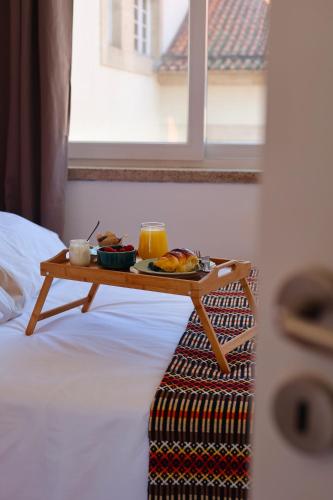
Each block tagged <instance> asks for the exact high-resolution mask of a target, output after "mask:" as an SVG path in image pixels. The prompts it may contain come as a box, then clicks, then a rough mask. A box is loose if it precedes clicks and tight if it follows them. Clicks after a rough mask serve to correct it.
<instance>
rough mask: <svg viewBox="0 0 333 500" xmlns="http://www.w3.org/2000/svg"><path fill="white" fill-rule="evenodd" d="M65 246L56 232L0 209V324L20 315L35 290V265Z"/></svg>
mask: <svg viewBox="0 0 333 500" xmlns="http://www.w3.org/2000/svg"><path fill="white" fill-rule="evenodd" d="M64 248H65V245H64V244H63V243H62V242H61V240H60V239H59V237H58V235H57V234H55V233H53V232H52V231H49V230H48V229H45V228H43V227H41V226H38V225H37V224H34V223H33V222H30V221H29V220H27V219H24V218H23V217H20V216H18V215H15V214H11V213H7V212H0V323H3V322H5V321H8V320H9V319H11V318H14V317H15V316H18V315H19V314H21V312H22V310H23V308H24V305H25V303H26V300H27V299H28V298H30V297H32V296H34V295H36V293H37V292H38V291H39V289H40V287H41V285H42V282H43V279H44V277H42V276H40V269H39V265H40V262H41V261H43V260H47V259H50V258H51V257H53V256H54V255H56V254H57V253H59V252H60V251H61V250H63V249H64Z"/></svg>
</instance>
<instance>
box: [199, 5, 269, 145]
mask: <svg viewBox="0 0 333 500" xmlns="http://www.w3.org/2000/svg"><path fill="white" fill-rule="evenodd" d="M208 8H209V10H208V89H207V130H206V136H207V140H208V141H209V142H222V143H223V142H259V143H260V142H263V141H264V125H265V123H264V120H265V68H266V59H265V52H266V44H267V34H268V11H269V7H268V0H209V4H208Z"/></svg>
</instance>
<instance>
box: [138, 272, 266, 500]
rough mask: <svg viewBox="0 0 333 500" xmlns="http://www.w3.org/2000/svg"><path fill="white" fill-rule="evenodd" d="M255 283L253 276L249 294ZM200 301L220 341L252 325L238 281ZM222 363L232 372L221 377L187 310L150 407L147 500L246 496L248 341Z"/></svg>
mask: <svg viewBox="0 0 333 500" xmlns="http://www.w3.org/2000/svg"><path fill="white" fill-rule="evenodd" d="M256 282H257V280H256V272H255V271H254V270H252V272H251V275H250V277H249V284H250V286H251V288H252V290H253V292H255V291H256V290H255V288H256ZM203 303H204V304H205V307H206V310H207V312H208V314H209V317H210V320H211V322H212V324H213V326H214V328H215V331H216V333H217V335H218V338H219V341H220V342H221V343H224V342H226V341H228V340H230V338H232V337H234V336H235V335H237V334H239V333H241V332H242V331H243V330H245V329H247V328H250V327H251V326H253V322H254V320H253V315H252V314H251V312H250V310H249V307H248V302H247V299H246V297H245V295H244V293H243V291H242V289H241V285H240V284H239V283H238V282H236V283H232V284H231V285H229V286H228V287H226V288H224V289H221V290H218V291H216V292H214V293H211V294H210V295H207V296H205V297H204V299H203ZM227 359H228V362H229V364H230V368H231V373H230V374H229V375H223V374H222V373H221V371H220V370H219V367H218V365H217V362H216V360H215V356H214V354H213V352H212V350H211V347H210V344H209V341H208V339H207V337H206V335H205V333H204V332H203V329H202V326H201V323H200V320H199V318H198V316H197V314H196V312H195V311H194V312H193V313H192V315H191V317H190V319H189V322H188V325H187V328H186V331H185V333H184V334H183V336H182V338H181V339H180V342H179V345H178V347H177V349H176V351H175V353H174V355H173V358H172V360H171V363H170V365H169V367H168V369H167V371H166V373H165V375H164V377H163V380H162V382H161V383H160V386H159V387H158V389H157V392H156V394H155V398H154V400H153V403H152V406H151V411H150V420H149V442H150V455H149V481H148V493H149V499H150V500H157V499H158V500H176V499H179V500H180V499H182V500H215V499H216V500H245V499H247V498H248V495H249V487H250V478H249V464H250V459H251V443H250V437H251V433H252V424H253V409H254V408H253V380H254V341H253V340H252V339H251V340H249V341H247V342H245V343H244V344H243V345H242V346H240V347H238V348H237V349H235V350H234V351H232V352H231V353H230V354H229V355H228V356H227Z"/></svg>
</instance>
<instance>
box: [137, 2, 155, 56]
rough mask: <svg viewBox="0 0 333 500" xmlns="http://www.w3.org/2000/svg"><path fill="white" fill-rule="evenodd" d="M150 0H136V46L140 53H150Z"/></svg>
mask: <svg viewBox="0 0 333 500" xmlns="http://www.w3.org/2000/svg"><path fill="white" fill-rule="evenodd" d="M150 36H151V30H150V1H149V0H134V48H135V50H136V51H137V52H139V53H140V54H146V55H147V54H149V53H150Z"/></svg>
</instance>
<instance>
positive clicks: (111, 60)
mask: <svg viewBox="0 0 333 500" xmlns="http://www.w3.org/2000/svg"><path fill="white" fill-rule="evenodd" d="M187 13H188V0H101V1H100V2H99V1H91V0H75V2H74V24H73V63H72V110H71V129H70V140H72V141H88V142H94V141H99V142H100V141H101V142H103V141H107V142H166V143H169V142H170V143H174V142H185V141H186V140H187V120H188V71H187V67H188V64H187V39H188V17H187ZM175 48H177V50H175Z"/></svg>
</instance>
